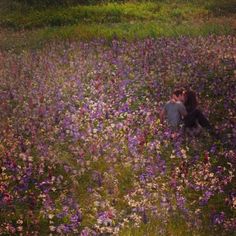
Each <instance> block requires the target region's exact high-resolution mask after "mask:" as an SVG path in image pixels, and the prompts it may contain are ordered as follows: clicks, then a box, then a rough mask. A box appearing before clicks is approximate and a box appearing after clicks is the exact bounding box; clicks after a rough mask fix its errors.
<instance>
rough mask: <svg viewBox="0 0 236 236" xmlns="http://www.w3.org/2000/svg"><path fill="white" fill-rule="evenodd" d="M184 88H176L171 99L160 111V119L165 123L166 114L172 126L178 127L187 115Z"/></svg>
mask: <svg viewBox="0 0 236 236" xmlns="http://www.w3.org/2000/svg"><path fill="white" fill-rule="evenodd" d="M184 98H185V97H184V90H183V89H176V90H174V91H173V93H172V96H171V99H170V100H169V101H168V102H167V103H166V104H165V106H164V108H163V109H162V111H161V113H160V121H161V123H163V121H164V118H165V116H166V118H167V122H168V124H169V125H170V126H171V127H172V128H177V127H178V126H179V125H180V124H181V123H182V121H183V118H184V117H185V116H186V115H187V111H186V108H185V106H184V104H183V102H184Z"/></svg>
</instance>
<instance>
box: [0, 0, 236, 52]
mask: <svg viewBox="0 0 236 236" xmlns="http://www.w3.org/2000/svg"><path fill="white" fill-rule="evenodd" d="M196 2H197V1H155V2H145V3H144V2H126V3H123V4H118V3H107V4H102V5H90V6H82V5H73V6H67V7H65V6H58V7H50V8H46V9H42V8H35V7H34V8H30V7H27V6H24V7H15V8H14V7H13V8H9V7H8V8H7V7H5V11H4V8H2V12H1V15H0V29H1V36H0V46H1V47H2V48H10V47H11V46H13V45H15V46H16V47H18V48H21V47H25V46H26V47H27V45H28V46H31V47H34V46H39V45H40V44H42V43H43V42H45V41H48V40H54V39H57V40H61V39H80V40H91V39H94V38H106V39H111V38H113V37H118V38H125V39H128V40H129V39H135V38H146V37H160V36H174V37H176V36H180V35H189V36H204V35H209V34H218V35H222V34H224V35H227V34H234V33H235V17H234V15H233V14H232V9H234V8H233V7H234V3H232V2H230V4H228V5H227V4H226V5H222V4H219V3H217V4H218V7H217V4H216V3H214V4H213V3H212V2H210V1H206V2H204V4H203V3H202V4H199V3H196ZM223 6H224V7H223ZM227 6H228V8H227ZM229 6H230V7H229ZM219 9H221V10H220V11H219ZM226 13H227V14H226ZM225 14H226V15H225ZM25 39H27V40H25Z"/></svg>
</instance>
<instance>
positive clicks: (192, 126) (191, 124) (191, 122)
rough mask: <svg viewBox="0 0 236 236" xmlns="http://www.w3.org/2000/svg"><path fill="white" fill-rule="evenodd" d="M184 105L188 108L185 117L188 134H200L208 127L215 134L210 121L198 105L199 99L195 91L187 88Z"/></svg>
mask: <svg viewBox="0 0 236 236" xmlns="http://www.w3.org/2000/svg"><path fill="white" fill-rule="evenodd" d="M184 106H185V108H186V110H187V115H186V116H185V117H184V127H185V130H186V132H187V133H188V134H190V135H198V134H200V132H201V130H202V128H206V129H207V130H208V131H209V133H210V134H213V135H214V130H213V128H212V126H211V124H210V122H209V121H208V120H207V118H206V117H205V116H204V115H203V113H202V112H201V110H200V109H199V108H198V107H197V106H198V101H197V96H196V93H195V92H194V91H191V90H187V91H185V92H184Z"/></svg>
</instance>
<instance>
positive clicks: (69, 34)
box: [0, 22, 234, 50]
mask: <svg viewBox="0 0 236 236" xmlns="http://www.w3.org/2000/svg"><path fill="white" fill-rule="evenodd" d="M233 32H234V29H233V27H232V26H231V25H230V24H228V25H227V24H217V23H215V22H208V23H205V24H196V25H190V24H187V23H185V24H179V25H176V24H167V23H163V24H158V23H155V22H146V23H133V24H129V23H119V24H89V25H87V24H78V25H73V26H64V27H47V28H42V29H38V30H31V31H19V32H14V31H7V30H5V31H2V32H1V37H0V49H16V50H18V49H19V50H21V49H24V48H40V47H42V46H43V45H44V43H46V42H50V41H57V40H58V41H61V40H85V41H87V40H94V39H99V38H103V39H104V38H105V39H108V40H111V39H112V38H114V37H116V38H118V39H126V40H134V39H137V38H139V39H143V38H146V37H153V38H158V37H163V36H164V37H179V36H181V35H185V36H199V35H201V36H207V35H210V34H216V35H228V34H232V33H233Z"/></svg>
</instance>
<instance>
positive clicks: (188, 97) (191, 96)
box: [184, 90, 198, 112]
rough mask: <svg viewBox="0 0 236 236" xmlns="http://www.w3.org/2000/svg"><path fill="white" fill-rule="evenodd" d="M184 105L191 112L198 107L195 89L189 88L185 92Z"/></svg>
mask: <svg viewBox="0 0 236 236" xmlns="http://www.w3.org/2000/svg"><path fill="white" fill-rule="evenodd" d="M184 105H185V107H186V110H187V112H191V111H193V110H195V109H196V108H197V105H198V102H197V96H196V93H195V92H194V91H191V90H187V91H186V92H185V102H184Z"/></svg>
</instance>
